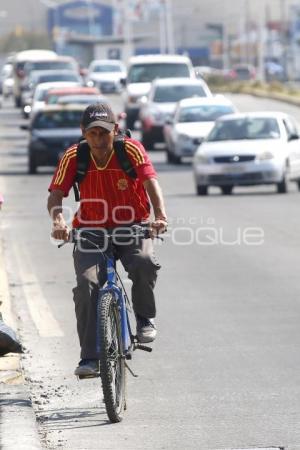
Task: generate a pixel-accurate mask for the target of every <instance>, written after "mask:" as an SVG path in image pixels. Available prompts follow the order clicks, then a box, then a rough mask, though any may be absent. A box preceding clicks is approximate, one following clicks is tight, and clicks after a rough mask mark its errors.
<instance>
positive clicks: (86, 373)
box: [74, 359, 99, 377]
mask: <svg viewBox="0 0 300 450" xmlns="http://www.w3.org/2000/svg"><path fill="white" fill-rule="evenodd" d="M74 375H76V376H77V377H96V376H98V375H99V361H98V360H97V359H82V360H81V361H80V362H79V364H78V367H76V369H75V372H74Z"/></svg>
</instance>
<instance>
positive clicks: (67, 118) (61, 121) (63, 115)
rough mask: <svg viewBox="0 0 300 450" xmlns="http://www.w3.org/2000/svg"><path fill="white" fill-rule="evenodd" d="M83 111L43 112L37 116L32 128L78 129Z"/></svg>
mask: <svg viewBox="0 0 300 450" xmlns="http://www.w3.org/2000/svg"><path fill="white" fill-rule="evenodd" d="M81 116H82V111H80V110H78V111H43V112H41V113H39V114H37V115H36V117H35V119H34V121H33V124H32V128H34V129H38V130H44V129H45V130H50V129H55V128H78V127H79V124H80V120H81Z"/></svg>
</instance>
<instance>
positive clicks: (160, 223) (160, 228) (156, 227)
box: [150, 219, 168, 238]
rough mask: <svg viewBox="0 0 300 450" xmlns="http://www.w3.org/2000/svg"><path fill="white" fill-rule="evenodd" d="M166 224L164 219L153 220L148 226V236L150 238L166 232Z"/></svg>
mask: <svg viewBox="0 0 300 450" xmlns="http://www.w3.org/2000/svg"><path fill="white" fill-rule="evenodd" d="M167 227H168V222H167V221H166V220H165V219H155V220H154V221H153V222H152V223H151V226H150V235H151V237H152V238H154V237H156V236H158V235H159V234H162V233H165V232H166V231H167Z"/></svg>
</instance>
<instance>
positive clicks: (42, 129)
mask: <svg viewBox="0 0 300 450" xmlns="http://www.w3.org/2000/svg"><path fill="white" fill-rule="evenodd" d="M85 108H86V105H49V106H46V107H45V108H44V109H43V110H40V111H37V112H36V114H35V115H34V116H33V117H32V120H31V123H30V125H29V126H27V125H22V127H21V128H22V129H29V131H30V139H29V145H28V171H29V173H30V174H34V173H36V171H37V168H38V167H40V166H56V165H57V163H58V161H59V159H60V158H61V156H62V155H63V153H64V151H65V150H66V149H67V148H68V147H70V146H71V145H72V144H75V143H76V142H78V140H79V138H80V136H81V130H80V127H79V124H80V119H81V116H82V113H83V111H84V110H85Z"/></svg>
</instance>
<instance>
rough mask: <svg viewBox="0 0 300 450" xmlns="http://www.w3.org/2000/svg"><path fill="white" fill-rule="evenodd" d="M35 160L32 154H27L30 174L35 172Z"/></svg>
mask: <svg viewBox="0 0 300 450" xmlns="http://www.w3.org/2000/svg"><path fill="white" fill-rule="evenodd" d="M36 168H37V166H36V162H35V159H34V157H33V156H32V155H30V156H29V166H28V172H29V173H30V175H34V174H35V173H36Z"/></svg>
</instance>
